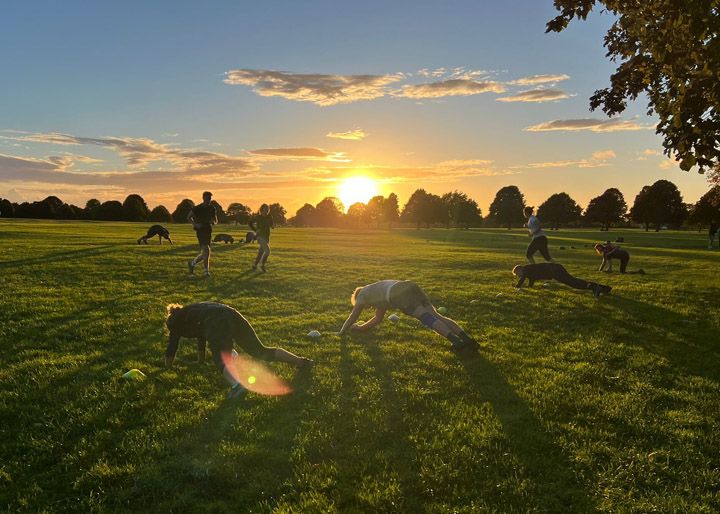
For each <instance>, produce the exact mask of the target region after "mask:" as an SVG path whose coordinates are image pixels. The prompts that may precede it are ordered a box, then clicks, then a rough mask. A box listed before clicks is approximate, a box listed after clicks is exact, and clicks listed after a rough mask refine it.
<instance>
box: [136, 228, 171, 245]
mask: <svg viewBox="0 0 720 514" xmlns="http://www.w3.org/2000/svg"><path fill="white" fill-rule="evenodd" d="M155 236H158V239H159V240H160V244H162V241H163V238H165V239H167V240H168V241H169V242H170V244H173V242H172V239H170V231H169V230H168V229H166V228H165V227H163V226H162V225H153V226H152V227H150V228H149V229H148V231H147V234H145V235H144V236H142V237H141V238H140V239H138V240H137V243H138V244H148V239H150V238H151V237H155Z"/></svg>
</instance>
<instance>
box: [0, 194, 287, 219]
mask: <svg viewBox="0 0 720 514" xmlns="http://www.w3.org/2000/svg"><path fill="white" fill-rule="evenodd" d="M212 203H213V205H215V210H216V211H217V214H218V221H219V222H220V223H231V222H235V223H240V224H247V222H248V221H250V217H251V216H252V215H253V214H254V213H253V211H252V209H250V208H249V207H247V206H245V205H243V204H241V203H231V204H230V205H229V206H228V210H227V211H225V210H224V209H223V207H222V205H220V204H219V203H217V202H216V201H213V202H212ZM194 206H195V203H194V202H193V201H192V200H190V199H189V198H185V199H184V200H182V201H181V202H180V203H179V204H178V205H177V206H176V207H175V210H174V211H173V212H172V213H170V211H169V210H168V209H167V207H165V206H164V205H158V206H157V207H155V208H154V209H152V210H150V208H148V205H147V203H146V202H145V199H143V197H142V196H140V195H138V194H131V195H128V197H127V198H125V201H123V202H122V203H121V202H119V201H117V200H108V201H107V202H100V201H99V200H97V199H95V198H93V199H91V200H88V201H87V203H86V204H85V207H84V208H83V207H78V206H77V205H71V204H67V203H64V202H63V201H62V200H60V198H58V197H57V196H48V197H47V198H45V199H44V200H41V201H39V202H23V203H19V204H18V203H12V202H10V201H9V200H6V199H2V198H0V217H2V218H36V219H51V220H97V221H143V222H144V221H153V222H158V223H171V222H175V223H185V222H186V221H187V216H188V214H189V213H190V209H192V208H193V207H194ZM270 213H271V214H272V216H273V218H274V221H275V225H285V224H286V223H287V220H286V219H285V214H286V213H287V211H285V208H283V206H282V205H280V204H279V203H274V204H271V205H270Z"/></svg>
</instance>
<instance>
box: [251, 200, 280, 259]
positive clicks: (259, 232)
mask: <svg viewBox="0 0 720 514" xmlns="http://www.w3.org/2000/svg"><path fill="white" fill-rule="evenodd" d="M249 225H250V228H251V229H253V231H254V232H255V240H256V241H257V242H258V245H260V248H259V249H258V253H257V256H256V257H255V264H253V266H252V270H253V271H255V270H256V269H257V267H258V264H259V265H260V269H261V270H262V272H263V273H264V272H265V263H266V262H267V260H268V257H270V229H272V228H273V227H274V226H275V224H274V223H273V219H272V216H271V215H270V207H268V204H266V203H264V204H262V205H261V206H260V212H259V213H258V214H257V215H256V216H255V218H254V219H253V220H250V223H249Z"/></svg>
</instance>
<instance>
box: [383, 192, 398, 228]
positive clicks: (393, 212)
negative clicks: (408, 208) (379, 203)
mask: <svg viewBox="0 0 720 514" xmlns="http://www.w3.org/2000/svg"><path fill="white" fill-rule="evenodd" d="M399 219H400V204H399V202H398V197H397V195H396V194H395V193H390V194H389V195H388V197H387V198H386V199H385V201H384V202H383V220H384V221H385V222H386V223H387V224H388V227H389V228H392V225H393V223H397V221H398V220H399Z"/></svg>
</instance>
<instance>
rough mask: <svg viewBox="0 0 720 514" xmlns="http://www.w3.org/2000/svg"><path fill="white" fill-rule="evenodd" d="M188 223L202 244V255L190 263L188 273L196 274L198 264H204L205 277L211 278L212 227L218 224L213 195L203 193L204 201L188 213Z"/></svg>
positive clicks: (208, 192)
mask: <svg viewBox="0 0 720 514" xmlns="http://www.w3.org/2000/svg"><path fill="white" fill-rule="evenodd" d="M188 221H190V222H191V223H192V225H193V229H195V235H197V240H198V243H199V244H200V253H199V254H198V255H197V257H195V258H194V259H190V260H189V261H188V271H189V272H190V274H191V275H192V274H193V273H194V272H195V266H196V265H197V263H198V262H202V263H203V267H204V268H205V276H206V277H209V276H210V239H212V227H213V225H215V224H217V222H218V219H217V212H216V211H215V206H214V205H213V204H212V193H211V192H210V191H205V192H204V193H203V201H202V203H201V204H199V205H196V206H195V207H193V208H192V209H190V212H189V213H188Z"/></svg>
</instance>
